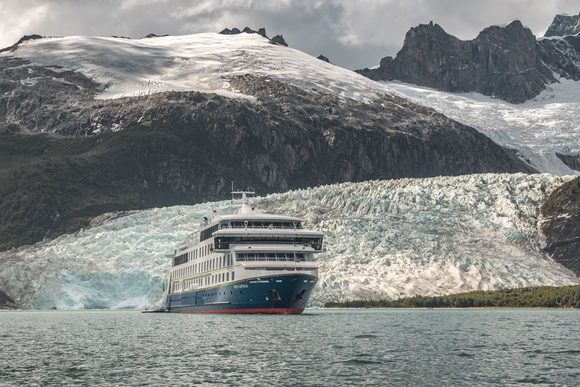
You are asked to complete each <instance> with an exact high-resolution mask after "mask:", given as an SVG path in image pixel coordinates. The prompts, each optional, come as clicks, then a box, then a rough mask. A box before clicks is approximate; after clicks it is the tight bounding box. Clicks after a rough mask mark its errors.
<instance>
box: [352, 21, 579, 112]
mask: <svg viewBox="0 0 580 387" xmlns="http://www.w3.org/2000/svg"><path fill="white" fill-rule="evenodd" d="M357 72H358V73H360V74H362V75H364V76H367V77H369V78H371V79H375V80H394V79H396V80H400V81H403V82H409V83H414V84H417V85H422V86H428V87H432V88H435V89H439V90H444V91H451V92H470V91H476V92H479V93H481V94H484V95H489V96H492V97H497V98H501V99H504V100H506V101H508V102H512V103H521V102H524V101H526V100H528V99H531V98H533V97H535V96H536V95H538V94H539V93H540V92H541V91H542V90H544V89H545V87H546V85H547V84H550V83H553V82H556V78H555V77H554V75H553V74H554V73H556V74H559V75H560V76H562V77H565V78H568V79H574V80H578V79H580V37H579V36H567V37H565V38H564V39H555V40H552V39H544V40H537V39H536V37H535V36H534V34H533V33H532V31H531V30H530V29H529V28H526V27H524V26H523V25H522V23H521V22H520V21H519V20H514V21H513V22H511V23H510V24H508V25H507V26H491V27H488V28H486V29H484V30H483V31H481V32H480V33H479V34H478V36H477V37H476V38H475V39H473V40H460V39H458V38H456V37H454V36H452V35H450V34H448V33H447V32H445V30H444V29H443V28H442V27H441V26H440V25H438V24H435V23H433V22H430V23H429V24H420V25H418V26H416V27H413V28H411V29H410V30H409V31H408V32H407V34H406V36H405V41H404V44H403V47H402V48H401V50H400V51H399V52H398V53H397V56H396V57H395V58H392V57H390V56H387V57H384V58H382V59H381V61H380V65H379V67H378V68H373V69H369V68H367V69H362V70H358V71H357Z"/></svg>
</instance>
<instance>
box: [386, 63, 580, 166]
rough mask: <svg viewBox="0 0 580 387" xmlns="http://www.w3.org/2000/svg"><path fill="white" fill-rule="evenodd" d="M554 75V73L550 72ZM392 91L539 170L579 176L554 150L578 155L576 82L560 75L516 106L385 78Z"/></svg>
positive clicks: (579, 117)
mask: <svg viewBox="0 0 580 387" xmlns="http://www.w3.org/2000/svg"><path fill="white" fill-rule="evenodd" d="M555 76H556V77H557V74H555ZM384 84H385V85H387V86H389V87H390V88H391V89H392V91H393V92H395V94H397V95H399V96H401V97H403V98H407V99H410V100H411V101H414V102H416V103H419V104H421V105H424V106H428V107H430V108H433V109H435V110H437V111H438V112H440V113H443V114H444V115H446V116H447V117H449V118H452V119H454V120H456V121H458V122H461V123H462V124H465V125H469V126H471V127H473V128H475V129H477V130H478V131H479V132H481V133H483V134H484V135H486V136H488V137H489V138H491V139H492V140H493V141H494V142H496V143H497V144H500V145H502V146H505V147H506V148H510V149H514V150H516V151H517V153H518V155H519V156H520V157H521V158H523V159H524V160H526V161H528V162H529V163H530V164H531V165H532V166H533V167H535V168H536V169H538V170H539V171H540V172H549V173H553V174H558V175H573V174H576V175H577V174H580V171H576V170H573V169H570V168H569V167H568V166H567V165H566V164H564V163H563V162H562V161H561V160H560V159H559V158H558V156H556V153H560V154H567V155H575V154H580V125H578V122H580V82H579V81H573V80H568V79H564V78H560V80H559V82H557V83H553V84H551V85H548V86H546V90H544V91H543V92H542V93H540V94H539V95H538V96H537V97H535V98H533V99H531V100H529V101H526V102H524V103H522V104H517V105H515V104H511V103H509V102H506V101H503V100H499V99H495V98H491V97H487V96H484V95H482V94H479V93H475V92H470V93H451V92H444V91H438V90H435V89H430V88H428V87H423V86H416V85H412V84H407V83H402V82H385V83H384Z"/></svg>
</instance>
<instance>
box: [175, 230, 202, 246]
mask: <svg viewBox="0 0 580 387" xmlns="http://www.w3.org/2000/svg"><path fill="white" fill-rule="evenodd" d="M198 235H199V233H198V232H194V233H191V234H189V235H188V236H186V237H185V238H184V239H182V240H181V242H179V250H183V249H186V248H187V247H189V246H193V245H196V244H198V243H199V236H198Z"/></svg>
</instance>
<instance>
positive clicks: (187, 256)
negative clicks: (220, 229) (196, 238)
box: [173, 243, 213, 266]
mask: <svg viewBox="0 0 580 387" xmlns="http://www.w3.org/2000/svg"><path fill="white" fill-rule="evenodd" d="M212 251H213V243H210V244H207V245H205V246H202V247H200V248H197V249H195V250H193V251H190V252H188V253H184V254H181V255H178V256H177V257H175V259H174V260H173V266H179V265H183V264H184V263H187V262H190V261H192V260H194V259H197V258H202V257H205V256H206V255H209V254H211V252H212Z"/></svg>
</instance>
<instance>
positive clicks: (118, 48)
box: [4, 33, 388, 101]
mask: <svg viewBox="0 0 580 387" xmlns="http://www.w3.org/2000/svg"><path fill="white" fill-rule="evenodd" d="M4 55H13V56H17V57H20V58H23V59H27V60H29V61H31V62H32V63H33V64H37V65H42V66H62V67H64V68H67V69H71V70H77V71H80V72H81V73H83V74H84V75H86V76H87V77H89V78H91V79H93V80H95V81H96V82H97V83H99V84H100V92H99V93H98V95H97V98H102V99H108V98H120V97H130V96H143V95H149V94H152V93H158V92H163V91H169V90H177V91H188V90H193V91H202V92H212V93H218V94H222V95H225V96H230V97H245V96H244V95H243V94H240V93H239V92H238V91H237V90H235V89H234V88H233V87H232V86H231V85H230V83H229V79H231V78H232V77H234V76H239V75H244V74H252V75H258V76H260V75H267V76H270V77H276V78H279V79H281V80H283V81H285V82H288V83H291V84H292V85H295V86H298V87H300V88H302V89H304V90H307V91H309V90H312V89H316V90H318V91H321V92H324V93H332V94H335V95H338V96H340V97H344V98H353V99H357V100H362V101H365V100H369V99H372V98H374V97H375V96H376V94H377V93H384V92H387V91H388V88H387V87H385V86H384V85H381V84H378V83H376V82H373V81H371V80H370V79H367V78H365V77H362V76H360V75H358V74H356V73H354V72H353V71H350V70H347V69H343V68H341V67H338V66H334V65H332V64H329V63H326V62H324V61H322V60H320V59H317V58H314V57H312V56H310V55H308V54H306V53H304V52H302V51H299V50H295V49H293V48H289V47H284V46H279V45H276V44H271V43H269V41H268V39H266V38H263V37H262V36H260V35H258V34H246V33H242V34H238V35H220V34H217V33H201V34H193V35H183V36H164V37H154V38H143V39H124V38H112V37H111V38H107V37H86V36H70V37H63V38H44V39H38V40H32V41H28V42H26V43H24V44H22V45H21V46H20V47H18V49H17V50H16V51H15V52H14V53H6V54H4Z"/></svg>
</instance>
